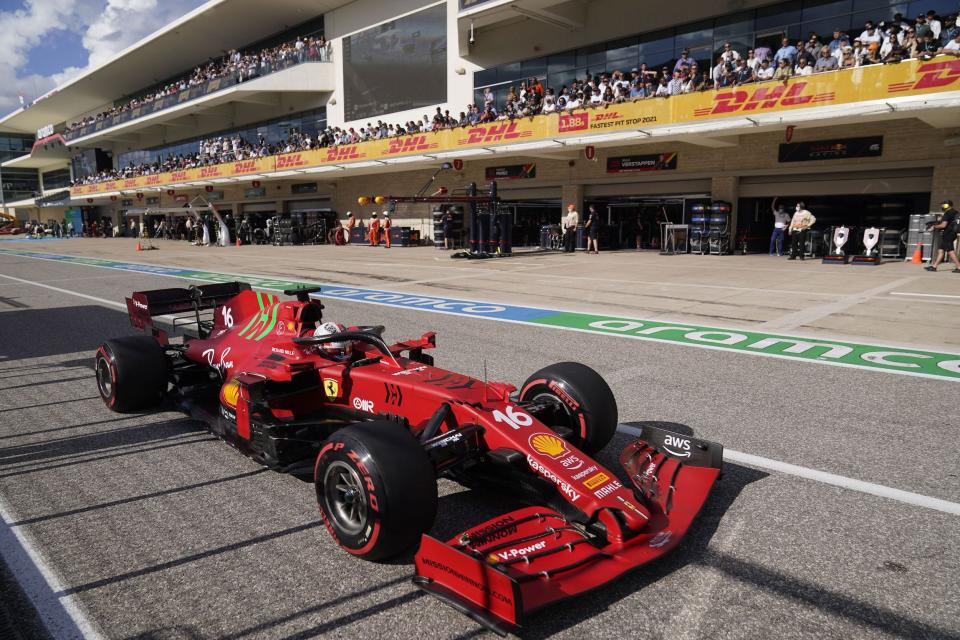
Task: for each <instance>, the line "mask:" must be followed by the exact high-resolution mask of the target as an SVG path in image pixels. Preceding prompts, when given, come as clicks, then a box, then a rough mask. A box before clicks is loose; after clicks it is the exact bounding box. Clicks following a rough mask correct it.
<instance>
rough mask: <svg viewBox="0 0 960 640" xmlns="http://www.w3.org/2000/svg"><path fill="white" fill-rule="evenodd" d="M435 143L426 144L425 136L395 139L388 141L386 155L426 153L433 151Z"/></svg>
mask: <svg viewBox="0 0 960 640" xmlns="http://www.w3.org/2000/svg"><path fill="white" fill-rule="evenodd" d="M436 147H437V143H436V142H432V143H431V142H427V136H409V137H406V138H395V139H393V140H391V141H390V146H389V147H388V148H387V150H386V153H409V152H411V151H426V150H427V149H435V148H436Z"/></svg>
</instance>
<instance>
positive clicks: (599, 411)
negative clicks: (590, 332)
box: [520, 362, 618, 454]
mask: <svg viewBox="0 0 960 640" xmlns="http://www.w3.org/2000/svg"><path fill="white" fill-rule="evenodd" d="M537 400H548V401H550V402H551V403H552V404H553V405H554V406H555V407H556V409H555V410H553V411H550V412H549V415H542V416H538V419H540V420H541V421H543V422H544V424H546V425H547V426H548V427H563V428H565V429H569V430H570V432H571V434H572V435H570V436H569V437H568V438H567V439H568V440H569V441H570V442H571V443H572V444H573V445H574V446H576V447H577V448H579V449H582V450H583V451H584V452H586V453H590V454H594V453H596V452H598V451H600V450H601V449H603V448H604V447H605V446H607V443H609V442H610V440H611V438H613V435H614V434H615V433H616V431H617V419H618V417H617V400H616V398H614V396H613V391H611V390H610V386H609V385H608V384H607V382H606V380H604V379H603V378H602V377H601V376H600V374H599V373H597V372H596V371H594V370H593V369H591V368H590V367H588V366H586V365H585V364H580V363H579V362H558V363H557V364H552V365H550V366H549V367H544V368H543V369H540V370H539V371H537V372H536V373H534V374H533V375H532V376H530V377H529V378H527V381H526V382H524V383H523V387H522V388H521V391H520V401H521V402H531V401H537Z"/></svg>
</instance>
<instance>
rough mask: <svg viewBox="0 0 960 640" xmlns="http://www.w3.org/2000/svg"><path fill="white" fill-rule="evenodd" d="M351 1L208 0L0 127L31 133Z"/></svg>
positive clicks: (2, 122) (13, 116) (9, 117)
mask: <svg viewBox="0 0 960 640" xmlns="http://www.w3.org/2000/svg"><path fill="white" fill-rule="evenodd" d="M349 1H350V0H312V1H311V2H303V0H270V2H263V1H262V0H211V1H210V2H207V3H206V4H204V5H202V6H200V7H198V8H197V9H195V10H194V11H192V12H190V13H188V14H187V15H185V16H183V17H182V18H180V19H179V20H176V21H174V22H172V23H170V24H168V25H166V26H164V27H163V28H161V29H159V30H158V31H156V32H154V33H153V34H151V35H150V36H147V37H146V38H144V39H143V40H141V41H140V42H138V43H136V44H134V45H132V46H131V47H129V48H128V49H126V50H125V51H122V52H120V53H119V54H117V55H116V56H114V57H113V58H112V59H111V60H109V61H107V62H106V63H104V64H102V65H100V66H99V67H96V68H95V69H91V70H89V71H87V72H86V73H84V74H82V75H80V76H78V77H77V78H75V79H74V80H71V81H70V82H68V83H67V84H65V85H63V86H61V87H58V88H57V89H56V90H55V91H54V92H53V93H51V94H49V95H48V96H47V97H46V98H43V99H42V100H39V101H38V102H36V103H35V104H33V105H32V106H31V107H29V108H27V109H21V110H18V111H15V112H13V113H11V114H9V115H7V116H6V117H4V118H2V119H0V131H18V132H25V133H35V132H36V130H37V129H39V128H41V127H44V126H46V125H48V124H58V123H61V122H65V121H70V120H71V119H72V118H77V117H79V116H80V115H82V114H84V113H86V112H88V111H91V110H93V109H97V108H99V107H100V106H102V105H104V104H107V103H109V102H111V101H113V100H117V99H119V98H122V97H124V96H128V95H131V94H134V93H136V92H137V91H140V90H142V89H143V88H144V87H148V86H151V85H154V84H157V83H160V82H163V81H164V80H166V79H168V78H171V77H174V76H177V75H178V74H180V73H184V72H188V71H189V70H191V69H193V68H194V67H196V66H198V65H200V64H203V63H204V62H205V61H207V60H208V59H210V58H218V57H220V56H222V55H223V54H224V53H225V52H226V51H228V50H230V49H235V48H239V47H242V46H244V45H246V44H248V43H250V42H256V41H257V40H260V39H263V38H265V37H268V36H269V35H270V34H274V33H279V32H281V31H284V30H286V29H289V28H291V27H294V26H296V25H298V24H302V23H304V22H306V21H308V20H311V19H313V18H315V17H317V16H318V15H321V14H325V13H327V12H329V11H331V10H333V9H336V8H337V7H340V6H342V5H345V4H348V3H349Z"/></svg>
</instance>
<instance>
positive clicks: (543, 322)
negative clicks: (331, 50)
mask: <svg viewBox="0 0 960 640" xmlns="http://www.w3.org/2000/svg"><path fill="white" fill-rule="evenodd" d="M0 255H16V256H21V257H28V258H37V259H41V260H53V261H57V262H67V263H71V264H80V265H88V266H93V267H102V268H107V269H119V270H122V271H131V272H135V273H149V274H153V275H160V276H168V277H173V278H185V279H189V280H201V281H206V282H233V281H235V280H237V279H242V280H244V281H246V282H249V283H250V285H251V286H252V287H254V288H256V289H260V290H268V291H283V290H285V289H296V288H299V287H306V286H309V287H315V286H321V287H323V291H322V293H321V294H320V295H321V297H323V298H334V299H340V300H352V301H356V302H366V303H370V304H378V305H385V306H390V307H399V308H405V309H416V310H421V311H429V312H433V313H444V314H449V315H456V316H467V317H472V318H483V319H490V320H497V321H501V322H515V323H519V324H528V325H536V326H549V327H556V328H560V329H564V330H568V331H570V330H572V331H583V332H587V333H595V334H601V335H608V336H611V337H613V336H620V337H623V338H631V339H636V340H649V341H653V342H668V343H672V344H677V345H682V346H687V347H699V348H705V349H714V350H721V351H733V352H737V353H741V354H749V355H753V356H765V357H772V358H780V359H786V360H796V361H800V362H810V363H817V364H821V365H833V366H839V367H848V368H853V369H861V370H870V371H878V372H884V373H897V374H904V375H913V376H920V377H925V378H936V379H939V380H952V381H955V382H960V353H944V352H937V351H925V350H921V349H905V348H900V347H891V346H883V345H871V344H861V343H855V342H847V341H837V340H827V339H817V338H804V337H797V336H787V335H779V334H770V333H762V332H759V331H749V330H746V329H726V328H720V327H706V326H701V325H694V324H678V323H669V322H661V321H657V320H648V319H641V318H623V317H618V316H604V315H596V314H589V313H579V312H572V311H561V310H556V309H544V308H537V307H523V306H519V305H508V304H494V303H490V302H481V301H476V300H463V299H454V298H443V297H438V296H426V295H420V294H416V293H409V292H396V291H379V290H376V289H364V288H358V287H343V286H340V285H336V284H323V283H317V282H302V281H292V280H279V279H273V278H262V277H256V276H249V275H243V274H228V273H216V272H212V271H197V270H193V269H185V268H181V267H167V266H160V265H148V264H138V263H131V262H119V261H114V260H104V259H99V258H83V257H79V256H67V255H58V254H51V253H41V252H31V251H23V250H19V249H0ZM541 446H548V444H544V443H542V444H541Z"/></svg>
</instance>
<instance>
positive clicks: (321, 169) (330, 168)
mask: <svg viewBox="0 0 960 640" xmlns="http://www.w3.org/2000/svg"><path fill="white" fill-rule="evenodd" d="M326 171H343V167H341V166H340V165H338V164H334V165H324V166H322V167H310V168H309V169H304V170H303V173H324V172H326Z"/></svg>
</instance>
